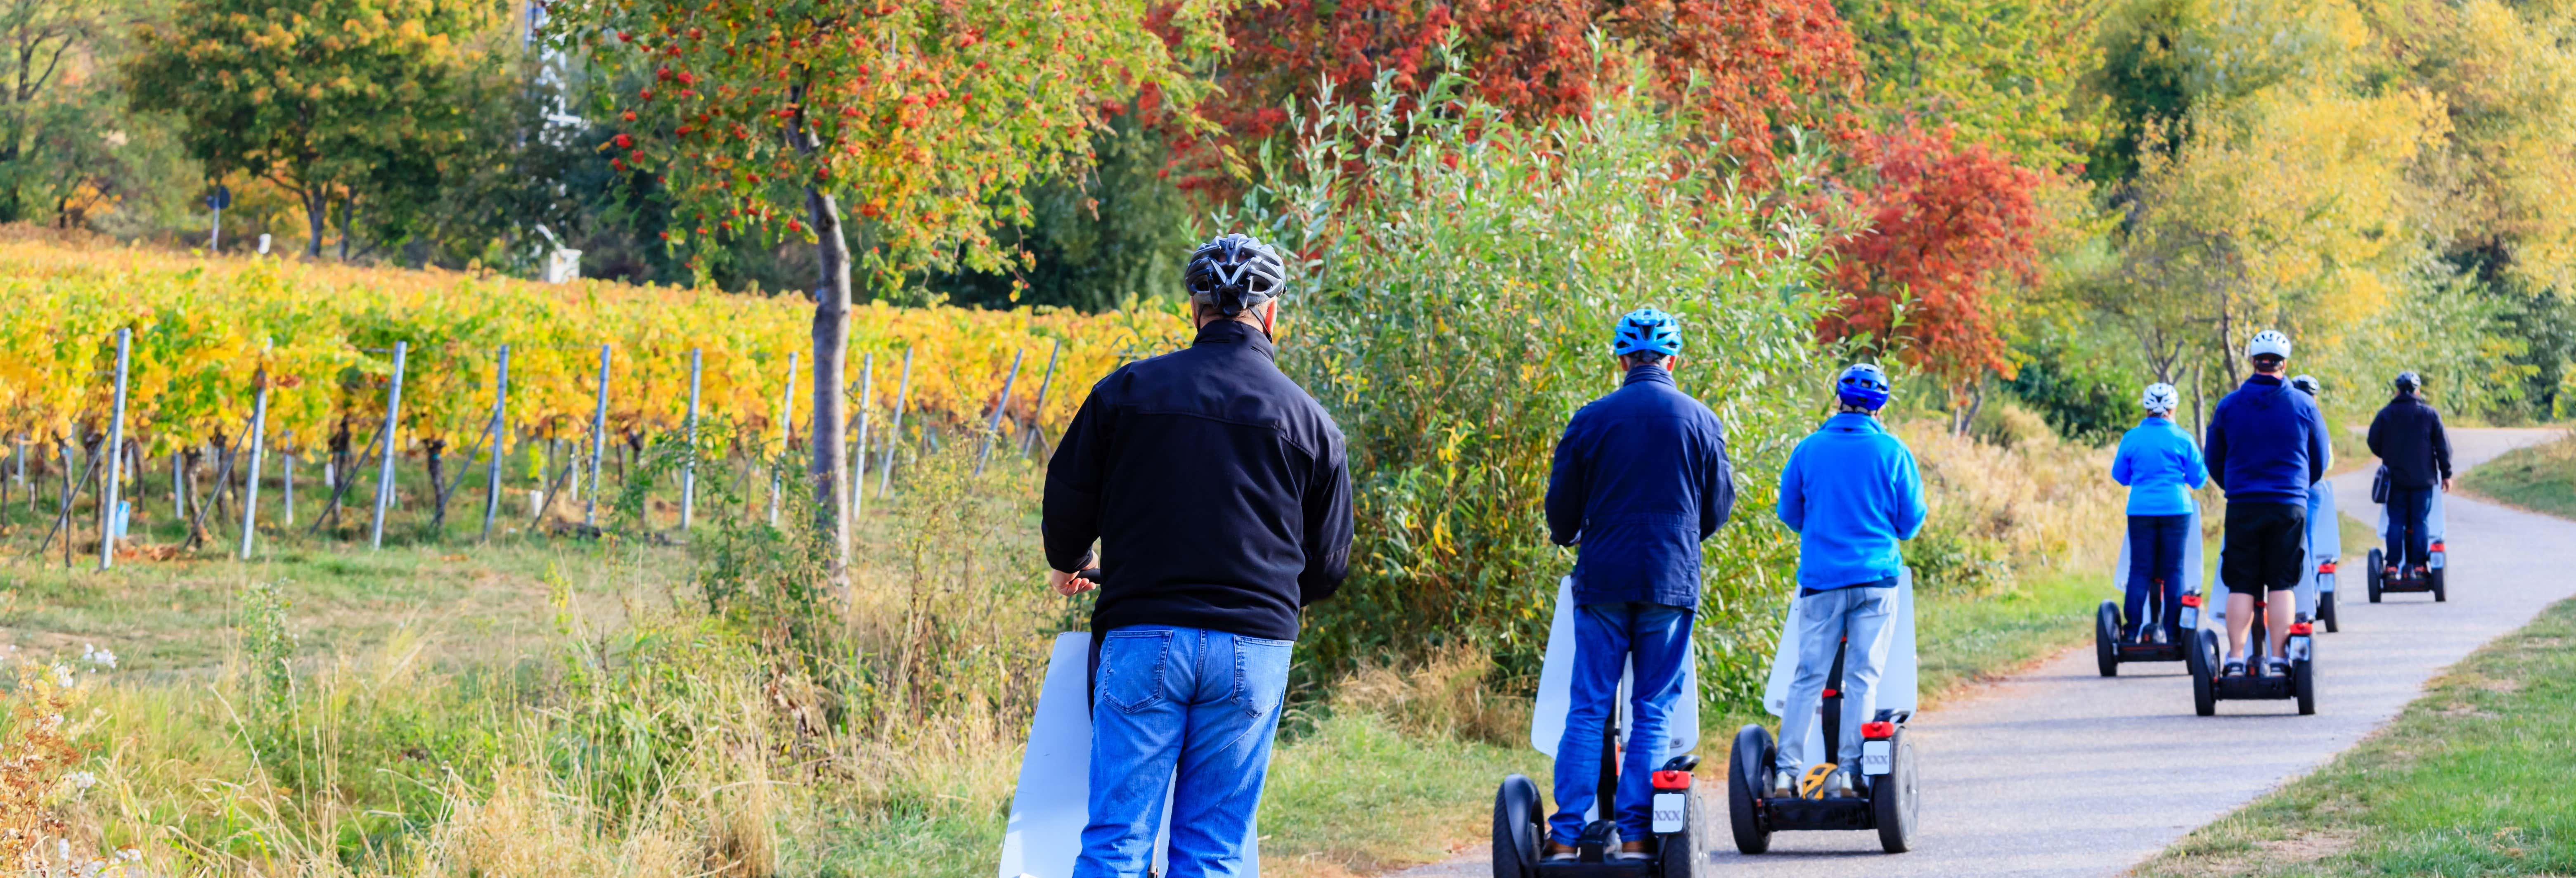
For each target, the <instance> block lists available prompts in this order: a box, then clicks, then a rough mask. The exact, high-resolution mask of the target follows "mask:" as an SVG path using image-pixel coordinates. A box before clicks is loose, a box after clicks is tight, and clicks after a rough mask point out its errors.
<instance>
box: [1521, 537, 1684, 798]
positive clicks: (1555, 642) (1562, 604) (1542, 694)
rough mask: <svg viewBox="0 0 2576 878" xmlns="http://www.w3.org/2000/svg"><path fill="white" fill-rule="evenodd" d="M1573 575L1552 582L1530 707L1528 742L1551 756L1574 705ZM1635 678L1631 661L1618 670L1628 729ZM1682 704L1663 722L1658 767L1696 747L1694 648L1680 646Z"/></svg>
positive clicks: (1624, 724)
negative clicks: (1552, 604)
mask: <svg viewBox="0 0 2576 878" xmlns="http://www.w3.org/2000/svg"><path fill="white" fill-rule="evenodd" d="M1574 650H1575V640H1574V577H1571V576H1568V577H1565V578H1563V579H1559V580H1557V582H1556V611H1555V614H1554V615H1553V616H1552V617H1550V619H1549V620H1548V624H1547V651H1546V652H1545V653H1544V654H1543V655H1542V656H1541V657H1540V659H1539V666H1538V701H1537V705H1536V706H1535V707H1533V708H1532V709H1531V712H1530V746H1531V747H1533V748H1536V749H1537V750H1538V752H1541V753H1545V754H1547V755H1549V756H1551V757H1553V756H1555V755H1556V745H1557V742H1559V741H1562V740H1564V739H1565V713H1566V711H1568V710H1571V709H1573V707H1574V694H1573V693H1574ZM1636 679H1637V669H1636V660H1635V659H1634V658H1633V657H1632V658H1630V659H1629V668H1628V670H1627V671H1626V672H1624V673H1622V674H1620V675H1619V727H1620V728H1623V729H1625V728H1629V727H1630V723H1631V721H1632V720H1633V719H1634V717H1632V716H1630V715H1629V714H1630V711H1629V705H1628V697H1627V695H1628V690H1629V687H1630V686H1631V684H1633V683H1634V682H1635V681H1636ZM1682 693H1683V698H1682V703H1680V704H1677V705H1674V706H1673V715H1672V717H1671V719H1670V720H1668V721H1667V722H1666V723H1665V724H1664V730H1665V735H1664V752H1663V753H1658V754H1656V757H1657V758H1656V759H1655V760H1654V761H1655V763H1656V765H1657V766H1658V767H1661V765H1662V760H1663V758H1664V757H1666V756H1667V755H1669V754H1676V753H1688V752H1690V751H1691V749H1692V748H1694V747H1698V746H1699V651H1698V648H1697V647H1695V646H1687V645H1686V646H1684V647H1683V651H1682Z"/></svg>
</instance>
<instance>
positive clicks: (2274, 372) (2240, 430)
mask: <svg viewBox="0 0 2576 878" xmlns="http://www.w3.org/2000/svg"><path fill="white" fill-rule="evenodd" d="M2246 355H2247V359H2248V360H2250V361H2251V362H2252V363H2253V366H2254V374H2253V375H2252V376H2251V377H2248V378H2246V379H2245V384H2244V385H2243V386H2240V387H2238V388H2236V390H2235V391H2234V392H2231V393H2229V394H2227V397H2226V398H2225V399H2221V400H2219V401H2218V408H2217V410H2216V411H2214V412H2213V413H2212V414H2211V417H2210V420H2209V436H2208V438H2207V440H2206V441H2204V442H2203V443H2202V448H2203V453H2204V454H2205V455H2206V457H2207V458H2208V461H2209V475H2210V479H2211V480H2212V481H2215V482H2217V483H2218V486H2219V487H2220V488H2222V489H2224V490H2226V492H2227V528H2226V531H2225V537H2224V543H2223V547H2222V548H2221V549H2220V550H2219V560H2218V578H2219V582H2221V583H2223V584H2225V585H2226V586H2227V643H2228V646H2227V662H2226V664H2225V665H2224V666H2223V667H2222V668H2221V671H2220V672H2221V673H2222V674H2243V673H2245V672H2246V670H2247V668H2246V661H2245V635H2246V633H2247V632H2248V631H2249V630H2250V629H2251V628H2252V627H2253V625H2254V601H2255V599H2256V596H2257V595H2262V596H2264V598H2263V600H2264V609H2265V620H2266V621H2265V625H2264V628H2265V630H2266V631H2268V632H2269V633H2270V635H2271V637H2270V641H2269V644H2268V645H2269V647H2270V649H2269V651H2267V652H2266V653H2265V655H2267V656H2270V659H2269V661H2268V663H2267V666H2266V667H2265V668H2264V671H2265V672H2266V673H2275V674H2280V673H2288V672H2289V663H2288V662H2287V661H2286V660H2284V659H2282V657H2281V654H2282V650H2283V649H2284V648H2285V647H2286V645H2287V643H2288V640H2289V636H2290V622H2291V617H2292V615H2293V614H2294V613H2295V612H2296V611H2297V609H2298V605H2299V602H2298V599H2297V596H2296V594H2295V593H2294V592H2293V591H2292V590H2293V589H2296V588H2297V587H2298V585H2299V578H2300V576H2301V575H2302V574H2304V573H2305V572H2306V568H2307V560H2308V549H2307V538H2308V490H2309V486H2311V485H2314V484H2316V481H2317V480H2318V479H2320V478H2324V477H2325V472H2326V466H2327V465H2328V463H2329V462H2330V461H2332V460H2333V454H2334V452H2333V450H2332V449H2331V448H2329V447H2328V446H2327V444H2326V426H2325V418H2324V416H2323V415H2321V414H2319V413H2318V411H2317V404H2316V401H2315V400H2312V399H2309V398H2308V395H2307V394H2304V393H2300V392H2298V391H2296V390H2292V389H2291V388H2290V386H2289V382H2287V381H2285V380H2283V379H2282V377H2281V373H2282V371H2283V370H2284V369H2286V368H2287V367H2288V365H2289V361H2290V339H2289V337H2288V336H2285V335H2282V334H2281V333H2279V332H2277V331H2274V330H2269V329H2267V330H2264V331H2262V332H2258V333H2255V334H2254V339H2253V341H2252V342H2250V343H2249V344H2248V345H2247V346H2246Z"/></svg>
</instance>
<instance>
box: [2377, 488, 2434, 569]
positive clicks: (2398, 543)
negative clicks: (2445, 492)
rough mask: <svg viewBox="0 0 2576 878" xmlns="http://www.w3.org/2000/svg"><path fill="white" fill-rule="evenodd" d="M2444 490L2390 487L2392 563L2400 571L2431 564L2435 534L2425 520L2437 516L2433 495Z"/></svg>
mask: <svg viewBox="0 0 2576 878" xmlns="http://www.w3.org/2000/svg"><path fill="white" fill-rule="evenodd" d="M2438 490H2441V489H2440V488H2400V487H2397V486H2395V485H2390V486H2388V534H2387V536H2388V563H2389V564H2390V565H2392V566H2395V567H2396V568H2397V569H2399V570H2407V569H2411V568H2414V567H2418V566H2422V565H2425V564H2429V563H2431V562H2432V559H2433V551H2432V546H2431V544H2432V535H2431V534H2428V533H2426V532H2425V531H2424V519H2425V517H2426V516H2430V515H2432V514H2433V492H2434V491H2438Z"/></svg>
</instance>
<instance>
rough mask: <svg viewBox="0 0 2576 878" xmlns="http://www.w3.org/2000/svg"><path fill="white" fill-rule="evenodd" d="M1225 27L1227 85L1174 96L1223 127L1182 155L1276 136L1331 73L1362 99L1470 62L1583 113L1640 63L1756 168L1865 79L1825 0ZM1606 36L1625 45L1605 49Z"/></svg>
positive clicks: (1307, 15) (1353, 16)
mask: <svg viewBox="0 0 2576 878" xmlns="http://www.w3.org/2000/svg"><path fill="white" fill-rule="evenodd" d="M1596 32H1597V33H1598V34H1599V36H1600V37H1603V38H1605V39H1603V40H1596V39H1595V38H1594V34H1595V33H1596ZM1226 33H1227V36H1228V39H1229V41H1230V45H1231V48H1232V51H1231V52H1230V53H1229V54H1227V55H1226V56H1225V58H1224V59H1223V61H1222V63H1220V64H1218V65H1217V66H1216V67H1215V68H1214V74H1215V75H1214V79H1215V82H1216V83H1217V84H1218V85H1220V86H1222V89H1221V90H1219V91H1216V92H1212V93H1211V94H1210V95H1209V96H1208V99H1207V100H1206V101H1204V102H1202V103H1199V104H1196V105H1194V106H1193V105H1186V104H1183V105H1180V106H1184V107H1186V108H1188V109H1190V110H1194V111H1195V112H1196V113H1198V114H1199V115H1201V116H1203V117H1204V118H1205V119H1206V120H1208V121H1210V122H1213V123H1215V124H1216V125H1217V126H1219V127H1220V129H1221V133H1218V134H1217V135H1216V136H1212V137H1207V138H1203V139H1198V140H1196V142H1194V143H1185V144H1184V145H1185V146H1188V147H1193V148H1194V149H1195V151H1194V152H1191V153H1188V154H1186V155H1185V158H1184V161H1192V160H1194V161H1196V162H1198V163H1200V164H1202V165H1205V164H1212V163H1214V162H1216V161H1217V160H1218V159H1217V156H1218V155H1220V154H1222V153H1224V152H1226V151H1228V150H1232V149H1233V148H1234V147H1235V146H1237V145H1240V144H1250V143H1255V142H1259V141H1262V140H1265V139H1267V138H1269V137H1271V136H1272V135H1274V134H1276V133H1278V131H1279V127H1280V126H1281V125H1283V124H1284V123H1285V122H1286V121H1287V119H1288V114H1287V111H1286V110H1285V108H1284V106H1283V105H1284V104H1285V103H1287V102H1289V101H1292V100H1293V101H1298V102H1300V103H1303V102H1304V101H1306V100H1310V99H1312V98H1314V97H1315V96H1316V95H1315V90H1316V88H1317V87H1318V84H1319V83H1321V82H1324V81H1327V80H1329V81H1330V82H1332V83H1333V84H1334V85H1335V88H1336V90H1338V91H1340V92H1342V93H1341V94H1340V95H1338V96H1339V97H1342V98H1346V99H1356V98H1358V97H1360V95H1361V94H1362V93H1363V92H1365V91H1367V90H1368V89H1369V88H1370V87H1371V86H1372V83H1373V82H1374V81H1375V80H1376V78H1377V76H1378V74H1379V72H1380V71H1385V72H1387V73H1388V74H1389V75H1390V76H1391V78H1392V83H1391V84H1392V85H1393V86H1394V88H1395V89H1396V90H1397V91H1399V92H1402V93H1411V92H1415V91H1418V90H1420V89H1421V88H1423V87H1424V86H1426V85H1427V84H1429V83H1430V82H1431V81H1432V80H1433V79H1434V78H1436V76H1437V75H1438V74H1440V73H1463V74H1464V75H1465V76H1467V77H1468V78H1469V79H1471V80H1472V81H1474V83H1475V87H1474V92H1475V96H1476V97H1478V98H1481V99H1483V100H1484V101H1486V102H1487V103H1490V104H1492V105H1494V106H1496V107H1499V108H1502V109H1503V110H1505V111H1506V112H1508V113H1510V114H1511V115H1512V116H1514V117H1518V118H1521V119H1525V120H1534V119H1536V118H1539V117H1546V116H1582V115H1585V114H1586V113H1588V112H1589V111H1590V108H1591V107H1592V106H1593V104H1594V98H1595V92H1596V91H1597V90H1600V89H1604V88H1619V87H1623V86H1625V85H1626V84H1627V83H1628V82H1629V71H1628V70H1625V69H1622V67H1623V65H1624V64H1628V63H1636V64H1642V65H1644V66H1646V67H1647V68H1648V69H1649V70H1650V71H1651V72H1652V74H1653V75H1652V76H1650V77H1649V78H1648V82H1649V85H1650V87H1651V88H1653V89H1654V91H1655V95H1654V96H1655V97H1656V98H1657V99H1659V100H1661V101H1663V102H1665V103H1667V104H1669V105H1672V106H1676V107H1679V108H1682V109H1685V110H1687V111H1688V113H1689V114H1690V115H1691V116H1692V117H1693V118H1696V119H1699V120H1700V121H1701V122H1702V124H1703V125H1704V131H1703V133H1704V134H1706V135H1709V136H1712V137H1723V138H1724V140H1725V142H1726V146H1727V148H1728V151H1729V152H1731V153H1733V154H1735V155H1737V156H1739V157H1743V158H1746V159H1748V160H1750V161H1751V163H1752V164H1754V165H1755V166H1756V167H1762V166H1767V164H1768V163H1769V161H1770V159H1771V156H1772V150H1773V148H1774V146H1775V143H1774V137H1775V136H1777V135H1778V134H1780V133H1781V132H1782V131H1783V130H1784V129H1785V128H1788V127H1792V126H1795V127H1803V128H1808V129H1824V128H1840V127H1846V121H1847V120H1845V119H1844V118H1843V117H1842V116H1841V115H1840V113H1841V110H1840V109H1839V108H1840V106H1841V105H1843V104H1846V103H1847V102H1849V101H1850V100H1851V99H1852V98H1853V97H1854V95H1856V94H1857V90H1858V88H1859V86H1860V71H1861V64H1860V57H1859V55H1858V54H1857V51H1856V50H1855V48H1854V46H1853V42H1852V36H1851V32H1850V29H1849V28H1847V27H1846V26H1845V25H1844V23H1843V20H1842V18H1841V17H1840V16H1839V15H1837V14H1836V13H1835V11H1834V5H1833V3H1832V2H1831V0H1455V2H1450V0H1437V2H1435V0H1267V2H1260V3H1245V4H1242V5H1241V6H1238V7H1236V8H1235V10H1234V11H1233V13H1232V14H1231V15H1230V16H1228V17H1227V19H1226ZM1611 42H1616V43H1621V44H1624V45H1625V47H1626V48H1625V50H1623V51H1610V52H1604V51H1602V49H1604V48H1606V44H1607V43H1611ZM1449 49H1454V50H1455V54H1454V55H1452V54H1450V52H1449V51H1448V50H1449ZM1460 67H1463V68H1464V69H1463V70H1460V69H1456V68H1460ZM1753 176H1759V175H1753ZM1190 182H1191V183H1193V184H1196V183H1206V182H1210V181H1209V180H1207V179H1205V178H1199V179H1194V180H1192V181H1190Z"/></svg>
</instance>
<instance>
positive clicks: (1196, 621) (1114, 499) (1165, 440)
mask: <svg viewBox="0 0 2576 878" xmlns="http://www.w3.org/2000/svg"><path fill="white" fill-rule="evenodd" d="M1272 355H1273V354H1272V349H1271V346H1270V340H1269V339H1268V338H1266V337H1264V336H1263V335H1262V334H1261V330H1260V329H1258V328H1255V327H1252V326H1248V325H1245V324H1242V323H1238V322H1234V321H1218V322H1215V323H1210V324H1208V325H1207V326H1206V327H1205V328H1202V329H1200V330H1199V334H1198V340H1197V341H1196V342H1194V343H1192V344H1191V346H1190V347H1189V348H1188V349H1186V350H1181V351H1175V352H1173V353H1169V354H1165V355H1163V356H1159V357H1155V358H1153V359H1150V360H1142V361H1138V362H1134V363H1129V364H1127V365H1126V366H1123V367H1120V368H1119V369H1118V371H1115V372H1111V373H1109V377H1107V378H1103V379H1100V383H1099V384H1095V385H1092V388H1091V397H1090V398H1089V399H1085V400H1083V402H1082V408H1081V410H1080V411H1077V412H1075V413H1074V416H1073V423H1072V424H1071V425H1069V426H1067V427H1066V428H1065V433H1064V439H1063V442H1062V443H1061V444H1059V445H1057V446H1056V451H1055V457H1054V458H1052V459H1051V460H1050V461H1049V463H1048V469H1047V478H1046V515H1045V519H1044V521H1043V523H1042V524H1041V526H1040V529H1041V530H1043V531H1044V532H1045V536H1046V556H1047V564H1048V565H1049V566H1052V567H1054V568H1055V569H1057V570H1062V571H1067V572H1071V571H1073V570H1074V569H1075V568H1076V567H1078V566H1080V565H1081V564H1082V561H1083V555H1084V554H1086V553H1088V552H1089V551H1090V549H1091V542H1092V540H1093V539H1095V538H1096V539H1098V540H1099V541H1100V571H1101V579H1102V582H1101V583H1100V604H1099V606H1098V607H1097V608H1096V609H1094V610H1093V611H1092V614H1091V630H1092V631H1093V632H1095V633H1097V632H1106V631H1109V630H1111V629H1115V628H1119V627H1123V626H1128V625H1176V626H1181V627H1186V628H1204V629H1208V630H1212V631H1224V632H1228V633H1232V634H1241V635H1245V636H1249V637H1263V638H1269V639H1273V640H1294V639H1296V637H1297V610H1298V608H1300V607H1303V606H1305V605H1307V604H1311V603H1314V602H1316V601H1319V600H1323V599H1325V598H1327V597H1330V596H1332V594H1333V591H1334V590H1335V589H1338V588H1340V587H1341V584H1342V577H1343V575H1344V574H1345V573H1346V572H1348V570H1349V567H1350V554H1351V478H1350V471H1349V468H1348V465H1347V463H1346V462H1345V461H1344V458H1343V450H1342V434H1341V430H1339V429H1338V428H1336V427H1335V426H1334V425H1333V419H1332V417H1331V416H1330V415H1326V414H1325V413H1324V408H1323V406H1321V405H1318V404H1316V402H1315V400H1314V398H1313V397H1310V396H1308V395H1306V391H1305V390H1304V389H1302V388H1299V387H1298V386H1297V385H1296V383H1295V382H1292V381H1289V380H1288V376H1286V375H1283V374H1281V373H1280V372H1279V366H1278V364H1277V363H1276V362H1274V361H1273V360H1272Z"/></svg>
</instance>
